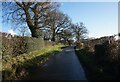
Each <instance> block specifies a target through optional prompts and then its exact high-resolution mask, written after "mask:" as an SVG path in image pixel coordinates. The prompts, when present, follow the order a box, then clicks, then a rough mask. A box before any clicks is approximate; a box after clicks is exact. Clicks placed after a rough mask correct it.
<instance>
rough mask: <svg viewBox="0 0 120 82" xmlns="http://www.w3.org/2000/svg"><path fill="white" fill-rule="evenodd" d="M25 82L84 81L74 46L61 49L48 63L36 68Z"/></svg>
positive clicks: (83, 73) (84, 77)
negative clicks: (35, 81) (46, 81)
mask: <svg viewBox="0 0 120 82" xmlns="http://www.w3.org/2000/svg"><path fill="white" fill-rule="evenodd" d="M26 79H27V80H86V81H87V79H86V76H85V72H84V70H83V67H82V66H81V64H80V62H79V60H78V58H77V56H76V54H75V51H74V46H70V47H67V48H65V49H63V51H62V52H60V53H58V54H56V55H54V56H53V57H52V58H51V60H50V61H49V62H46V63H45V64H44V65H43V66H42V67H40V68H38V69H37V70H36V71H35V72H34V73H33V74H31V75H29V76H28V77H27V78H26Z"/></svg>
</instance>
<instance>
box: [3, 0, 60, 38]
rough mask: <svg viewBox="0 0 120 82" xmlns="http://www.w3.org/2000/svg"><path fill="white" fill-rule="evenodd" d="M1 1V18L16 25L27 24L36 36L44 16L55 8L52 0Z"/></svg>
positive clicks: (33, 35) (42, 24)
mask: <svg viewBox="0 0 120 82" xmlns="http://www.w3.org/2000/svg"><path fill="white" fill-rule="evenodd" d="M14 1H15V2H3V3H2V6H3V7H4V8H2V9H3V17H4V18H3V19H5V20H12V22H14V23H16V25H17V26H16V27H19V26H20V27H21V26H22V25H25V24H26V25H27V26H28V27H29V30H30V31H31V35H32V37H36V38H38V36H39V29H40V28H42V27H44V22H45V19H46V18H45V17H46V15H47V14H48V13H49V12H52V11H53V10H56V9H57V7H58V4H57V3H54V2H23V1H19V2H17V1H16V0H14Z"/></svg>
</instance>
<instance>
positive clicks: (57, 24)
mask: <svg viewBox="0 0 120 82" xmlns="http://www.w3.org/2000/svg"><path fill="white" fill-rule="evenodd" d="M47 16H48V17H47V19H46V21H47V22H46V25H47V28H48V29H47V30H48V31H49V32H50V35H51V41H55V39H56V37H57V34H59V33H61V32H62V31H63V30H65V29H66V28H68V27H69V26H70V24H71V19H70V18H69V16H68V15H66V14H63V13H62V12H60V11H56V10H55V11H54V12H50V13H49V15H47Z"/></svg>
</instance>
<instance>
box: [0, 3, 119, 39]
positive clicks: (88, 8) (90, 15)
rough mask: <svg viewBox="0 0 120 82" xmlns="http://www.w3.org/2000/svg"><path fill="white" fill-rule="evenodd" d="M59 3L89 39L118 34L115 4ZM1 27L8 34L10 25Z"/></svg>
mask: <svg viewBox="0 0 120 82" xmlns="http://www.w3.org/2000/svg"><path fill="white" fill-rule="evenodd" d="M60 3H61V4H62V5H61V7H60V10H61V11H63V12H64V13H65V14H68V15H69V17H70V18H71V19H72V21H73V23H80V22H83V23H84V24H85V26H86V28H87V29H88V32H89V34H88V36H89V37H95V38H99V37H101V36H109V35H114V34H117V33H118V3H117V2H60ZM0 15H1V14H0ZM0 17H1V16H0ZM0 21H1V18H0ZM1 27H2V31H3V32H8V30H10V29H11V27H12V25H10V24H9V23H8V24H0V28H1Z"/></svg>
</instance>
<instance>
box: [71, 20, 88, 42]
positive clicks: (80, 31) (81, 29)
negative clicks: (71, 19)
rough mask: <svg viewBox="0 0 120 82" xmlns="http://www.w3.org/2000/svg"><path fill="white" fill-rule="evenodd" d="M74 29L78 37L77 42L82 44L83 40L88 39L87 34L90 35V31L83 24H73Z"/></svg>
mask: <svg viewBox="0 0 120 82" xmlns="http://www.w3.org/2000/svg"><path fill="white" fill-rule="evenodd" d="M72 29H73V32H74V35H75V37H76V40H77V42H80V41H81V40H82V39H84V38H85V37H86V34H87V33H88V30H87V29H86V27H85V25H84V23H83V22H81V23H80V24H78V23H77V24H73V25H72Z"/></svg>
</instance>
